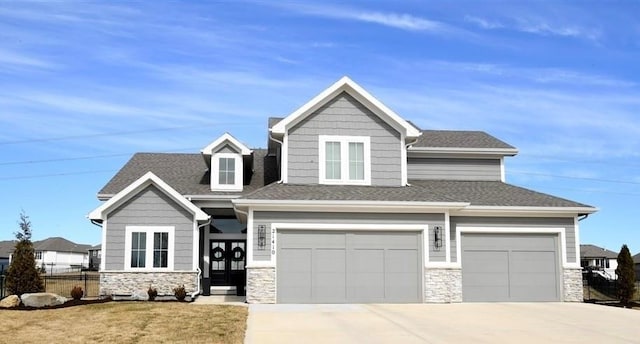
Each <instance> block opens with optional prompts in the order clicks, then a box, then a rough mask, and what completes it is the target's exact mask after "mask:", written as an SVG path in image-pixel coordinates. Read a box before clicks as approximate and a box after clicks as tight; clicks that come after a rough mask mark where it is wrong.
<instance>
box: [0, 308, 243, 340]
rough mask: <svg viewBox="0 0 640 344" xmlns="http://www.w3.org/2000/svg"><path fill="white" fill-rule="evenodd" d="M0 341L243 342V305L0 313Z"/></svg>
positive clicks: (64, 309) (66, 309)
mask: <svg viewBox="0 0 640 344" xmlns="http://www.w3.org/2000/svg"><path fill="white" fill-rule="evenodd" d="M0 314H1V315H0V318H2V325H3V332H4V333H5V335H3V336H0V343H38V344H41V343H96V342H99V343H152V342H154V343H242V342H243V341H244V333H245V329H246V326H247V325H246V320H247V314H248V311H247V308H246V307H242V306H225V305H198V304H189V303H178V302H108V303H102V304H94V305H86V306H76V307H69V308H61V309H51V310H37V311H8V310H6V311H0Z"/></svg>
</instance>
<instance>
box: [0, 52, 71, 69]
mask: <svg viewBox="0 0 640 344" xmlns="http://www.w3.org/2000/svg"><path fill="white" fill-rule="evenodd" d="M0 65H2V66H3V68H0V73H1V72H2V70H4V71H5V72H6V71H8V70H10V69H12V68H20V69H25V68H28V69H33V68H37V69H40V70H45V69H56V68H59V66H58V65H57V64H55V63H53V62H51V61H47V60H44V59H42V58H38V57H34V56H30V55H27V54H24V53H18V52H14V51H8V50H0Z"/></svg>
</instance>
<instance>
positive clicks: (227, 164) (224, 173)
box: [218, 158, 236, 185]
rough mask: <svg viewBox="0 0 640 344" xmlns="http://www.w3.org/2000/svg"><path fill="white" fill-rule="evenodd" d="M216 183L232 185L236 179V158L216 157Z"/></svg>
mask: <svg viewBox="0 0 640 344" xmlns="http://www.w3.org/2000/svg"><path fill="white" fill-rule="evenodd" d="M218 159H219V160H218V166H219V168H220V169H219V170H218V184H220V185H233V184H235V183H236V182H235V180H236V159H234V158H218Z"/></svg>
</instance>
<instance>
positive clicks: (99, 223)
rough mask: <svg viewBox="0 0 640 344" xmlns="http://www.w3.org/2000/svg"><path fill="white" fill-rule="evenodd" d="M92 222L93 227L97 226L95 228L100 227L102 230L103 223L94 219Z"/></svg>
mask: <svg viewBox="0 0 640 344" xmlns="http://www.w3.org/2000/svg"><path fill="white" fill-rule="evenodd" d="M90 221H91V224H92V225H95V226H98V227H100V228H102V223H101V222H98V221H97V220H94V219H91V220H90Z"/></svg>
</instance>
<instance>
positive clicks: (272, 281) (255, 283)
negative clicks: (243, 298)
mask: <svg viewBox="0 0 640 344" xmlns="http://www.w3.org/2000/svg"><path fill="white" fill-rule="evenodd" d="M247 303H276V268H275V267H247Z"/></svg>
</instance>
